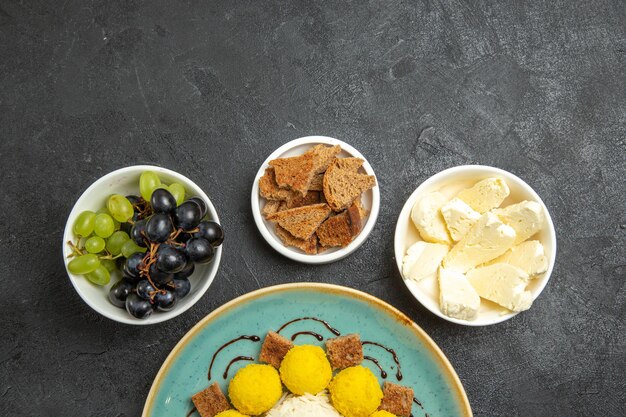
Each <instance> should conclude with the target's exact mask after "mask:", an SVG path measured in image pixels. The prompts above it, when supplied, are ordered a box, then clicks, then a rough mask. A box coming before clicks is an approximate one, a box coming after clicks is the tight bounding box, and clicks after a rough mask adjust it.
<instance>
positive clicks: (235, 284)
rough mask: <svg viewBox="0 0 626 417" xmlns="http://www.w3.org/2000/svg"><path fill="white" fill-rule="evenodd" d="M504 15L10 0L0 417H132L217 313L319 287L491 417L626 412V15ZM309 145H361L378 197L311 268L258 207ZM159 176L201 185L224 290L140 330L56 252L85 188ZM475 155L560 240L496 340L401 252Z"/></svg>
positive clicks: (1, 122)
mask: <svg viewBox="0 0 626 417" xmlns="http://www.w3.org/2000/svg"><path fill="white" fill-rule="evenodd" d="M46 3H47V4H46ZM493 3H494V4H491V5H490V4H486V2H480V5H477V6H469V5H468V4H467V3H466V2H460V1H416V2H408V1H396V0H391V1H383V2H376V1H372V2H369V3H365V2H356V1H342V2H324V1H297V2H296V1H294V2H285V3H283V4H281V3H279V2H275V1H253V0H251V1H223V2H201V1H195V2H184V3H183V2H172V1H154V2H139V1H125V0H117V1H73V0H70V1H66V2H34V1H33V2H28V1H24V2H18V1H6V0H2V1H0V138H1V139H0V141H1V142H0V156H1V160H0V174H1V178H2V197H1V198H0V211H1V212H2V213H3V215H2V217H0V225H1V227H2V229H1V231H2V235H1V236H0V251H1V252H0V253H1V255H2V262H1V263H0V277H1V280H2V300H3V301H2V303H0V312H1V313H2V318H3V335H2V342H1V344H0V413H1V414H3V415H12V416H13V415H15V416H137V415H139V414H140V410H141V409H142V405H143V401H144V399H145V396H146V395H147V393H148V390H149V387H150V384H151V381H152V379H153V378H154V376H155V374H156V372H157V370H158V369H159V367H160V365H161V362H162V361H163V360H164V359H165V357H166V356H167V354H168V352H169V351H170V349H171V348H172V347H173V346H174V345H175V344H176V342H177V340H178V339H179V338H180V337H181V336H182V335H183V334H184V333H185V332H186V331H187V330H188V329H189V328H190V327H191V326H192V325H193V324H194V323H196V322H197V321H198V320H199V319H200V318H202V317H203V316H204V315H205V314H207V313H208V312H210V311H211V310H213V309H214V308H215V307H217V306H219V305H220V304H222V303H224V302H225V301H228V300H230V299H232V298H234V297H236V296H238V295H241V294H244V293H246V292H248V291H251V290H254V289H256V288H258V287H259V286H268V285H273V284H278V283H284V282H291V281H322V282H332V283H337V284H343V285H347V286H351V287H355V288H358V289H361V290H364V291H367V292H369V293H371V294H373V295H376V296H378V297H381V298H382V299H384V300H387V301H389V302H391V303H392V304H394V305H395V306H397V307H399V308H400V309H401V310H403V311H405V312H406V313H407V314H409V315H410V316H411V317H412V318H413V319H414V320H415V321H416V322H417V323H418V324H419V325H420V326H422V327H423V328H424V329H425V330H426V331H427V332H428V333H429V334H430V335H431V336H432V337H433V339H434V340H435V341H436V342H437V343H438V344H439V345H440V346H441V348H442V349H443V351H444V352H445V353H446V354H447V355H448V357H449V358H450V360H451V362H452V363H453V365H454V366H455V367H456V370H457V372H458V374H459V376H460V378H461V380H462V381H463V383H464V384H465V388H466V390H467V393H468V395H469V399H470V402H471V404H472V406H473V409H474V412H475V414H476V415H478V416H557V415H558V416H589V415H603V416H623V415H626V409H625V407H626V406H625V404H626V398H625V394H624V393H625V391H626V386H625V377H624V375H625V373H626V366H625V362H626V347H625V345H626V342H625V336H624V335H625V334H626V329H625V326H624V318H625V315H626V310H625V305H624V299H625V298H626V294H625V286H624V280H625V277H626V255H625V253H626V251H625V250H624V248H625V247H626V184H625V182H626V181H625V179H624V177H625V176H626V142H625V137H626V88H625V85H626V76H625V74H626V29H625V28H626V5H625V3H624V2H623V1H620V0H615V1H600V0H590V1H581V2H576V3H574V2H565V1H564V2H518V1H511V2H493ZM309 134H325V135H328V136H334V137H337V138H340V139H342V140H344V141H347V142H348V143H350V144H352V145H353V146H354V147H356V148H357V149H359V150H360V151H361V152H362V153H363V154H364V155H365V156H366V157H367V158H368V159H369V161H370V163H371V164H372V165H373V167H374V169H375V170H376V171H377V174H378V178H379V181H380V185H381V191H382V206H381V213H380V217H379V220H378V224H377V226H376V228H375V230H374V231H373V233H372V234H371V236H370V238H369V240H368V241H367V242H366V243H365V245H364V246H363V247H362V248H361V249H360V250H359V251H358V252H356V253H355V254H353V255H352V256H351V257H349V258H347V259H345V260H343V261H340V262H337V263H335V264H332V265H327V266H318V267H311V266H305V265H299V264H296V263H293V262H291V261H289V260H287V259H285V258H282V257H281V256H279V255H278V254H277V253H275V252H273V251H272V249H271V248H270V247H269V246H268V245H266V244H265V243H264V241H263V240H262V239H261V237H260V235H259V234H258V232H257V231H256V229H255V226H254V223H253V219H252V215H251V213H250V209H249V191H250V187H251V185H252V184H251V182H252V179H253V177H254V174H255V172H256V170H257V169H258V166H259V164H260V162H261V161H262V160H263V159H264V158H265V157H266V156H267V155H268V154H269V153H270V152H271V151H272V150H274V149H275V148H277V147H278V146H279V145H281V144H283V143H284V142H286V141H288V140H290V139H293V138H296V137H300V136H306V135H309ZM144 162H146V163H154V164H160V165H163V166H166V167H168V168H171V169H174V170H176V171H179V172H181V173H183V174H184V175H187V176H188V177H190V178H192V179H193V180H194V181H196V182H197V183H198V184H199V185H200V186H201V187H203V189H204V190H205V191H206V192H207V193H208V194H209V195H210V196H211V198H212V200H213V202H214V204H215V205H216V206H217V209H218V210H219V212H220V216H221V218H222V221H223V225H224V227H225V229H226V232H227V242H226V245H225V252H224V257H223V263H222V266H221V269H220V271H219V274H218V277H217V279H216V281H215V283H214V285H213V286H212V287H211V289H210V291H209V293H208V294H207V295H206V296H205V297H204V298H203V299H202V300H201V301H200V302H199V303H198V304H197V305H196V306H195V307H194V308H192V309H191V310H190V311H188V312H187V313H186V314H184V315H182V316H181V317H178V318H177V319H175V320H172V321H170V322H168V323H167V324H165V325H161V326H158V327H157V326H155V327H148V328H143V327H130V326H125V325H121V324H117V323H114V322H111V321H109V320H107V319H104V318H102V317H100V316H99V315H97V314H96V313H95V312H93V311H92V310H90V308H89V307H88V306H87V305H86V304H84V303H83V302H82V301H81V299H80V298H79V297H78V295H77V294H76V293H75V291H74V290H73V288H72V287H71V285H70V283H69V281H68V280H67V278H66V276H65V273H64V268H63V264H62V259H61V253H60V245H61V235H62V229H63V227H64V223H65V220H66V216H67V215H68V213H69V211H70V209H71V207H72V204H73V202H74V201H75V199H76V198H77V197H78V196H79V195H80V193H81V192H82V191H83V190H84V189H85V188H86V187H87V186H88V185H89V184H90V183H91V182H93V181H94V180H95V179H97V178H98V177H100V176H101V175H103V174H105V173H107V172H109V171H111V170H114V169H116V168H120V167H123V166H127V165H132V164H137V163H144ZM467 163H482V164H488V165H494V166H498V167H501V168H504V169H507V170H510V171H512V172H514V173H515V174H517V175H519V176H521V177H522V178H524V179H525V180H526V181H527V182H528V183H529V184H530V185H531V186H532V187H534V188H535V190H536V191H537V192H538V193H539V194H540V195H541V196H542V197H543V199H544V201H545V202H546V204H547V205H548V207H549V209H550V210H551V213H552V215H553V218H554V221H555V224H556V227H557V231H558V239H559V252H558V257H557V265H556V269H555V271H554V275H553V277H552V280H551V281H550V283H549V285H548V286H547V288H546V290H545V291H544V293H543V294H542V295H541V297H540V298H539V299H538V300H537V302H536V304H535V305H534V307H533V308H532V309H531V310H530V311H528V312H526V313H523V314H520V315H519V316H517V317H515V318H514V319H513V320H510V321H508V322H506V323H503V324H499V325H496V326H491V327H487V328H464V327H460V326H456V325H452V324H448V323H447V322H444V321H442V320H440V319H438V318H436V317H434V316H433V315H432V314H430V313H429V312H427V311H426V310H425V309H423V308H421V307H420V306H418V305H417V304H416V302H414V301H413V299H412V298H411V296H410V294H409V293H408V292H407V291H406V289H405V288H404V285H403V284H402V283H401V281H400V277H399V274H398V272H397V271H396V267H395V261H394V259H393V238H392V235H393V228H394V225H395V221H396V217H397V215H398V213H399V211H400V208H401V207H402V205H403V203H404V200H405V199H406V198H407V197H408V196H409V194H410V193H411V192H412V190H413V189H414V188H415V187H417V185H418V184H420V183H421V182H422V181H423V180H425V179H426V178H428V177H429V176H430V175H432V174H434V173H436V172H438V171H440V170H442V169H444V168H448V167H451V166H454V165H458V164H467ZM432 417H435V416H432Z"/></svg>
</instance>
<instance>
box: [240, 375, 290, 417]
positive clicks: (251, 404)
mask: <svg viewBox="0 0 626 417" xmlns="http://www.w3.org/2000/svg"><path fill="white" fill-rule="evenodd" d="M282 394H283V388H282V385H281V384H280V377H279V376H278V371H276V369H274V368H273V367H272V366H270V365H259V364H250V365H247V366H245V367H243V368H241V369H240V370H239V371H237V373H236V374H235V376H234V377H233V379H232V380H231V381H230V384H229V385H228V396H229V397H230V402H231V403H232V404H233V405H234V406H235V408H236V409H237V410H238V411H239V412H241V413H243V414H248V415H252V416H256V415H259V414H261V413H264V412H266V411H267V410H269V409H270V408H272V407H273V406H274V404H276V403H277V402H278V400H279V399H280V397H281V396H282Z"/></svg>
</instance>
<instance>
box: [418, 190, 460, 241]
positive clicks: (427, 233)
mask: <svg viewBox="0 0 626 417" xmlns="http://www.w3.org/2000/svg"><path fill="white" fill-rule="evenodd" d="M446 202H447V199H446V197H444V195H443V194H441V193H439V192H434V193H429V194H426V195H425V196H424V197H422V198H421V199H420V200H418V201H417V202H416V203H415V205H414V206H413V210H411V220H413V224H415V227H417V230H418V231H419V232H420V236H421V237H422V239H424V240H425V241H427V242H432V243H445V244H450V243H452V241H451V240H450V235H449V234H448V229H447V228H446V223H445V222H444V221H443V216H442V215H441V212H440V209H441V206H443V205H444V204H445V203H446Z"/></svg>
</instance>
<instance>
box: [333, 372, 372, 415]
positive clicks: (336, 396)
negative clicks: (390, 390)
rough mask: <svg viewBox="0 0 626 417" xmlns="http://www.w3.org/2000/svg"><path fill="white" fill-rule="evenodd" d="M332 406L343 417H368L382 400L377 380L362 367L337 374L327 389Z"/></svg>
mask: <svg viewBox="0 0 626 417" xmlns="http://www.w3.org/2000/svg"><path fill="white" fill-rule="evenodd" d="M328 390H329V391H330V399H331V401H332V403H333V406H334V407H335V408H336V409H337V411H339V412H340V413H341V414H342V415H343V416H344V417H369V416H370V415H371V414H372V413H373V412H375V411H376V409H378V406H379V405H380V402H381V400H382V398H383V391H382V390H381V389H380V385H379V384H378V379H376V376H374V374H373V373H372V371H370V370H369V369H367V368H365V367H363V366H352V367H350V368H346V369H344V370H343V371H341V372H339V373H338V374H337V375H335V377H334V378H333V380H332V381H331V382H330V385H329V387H328Z"/></svg>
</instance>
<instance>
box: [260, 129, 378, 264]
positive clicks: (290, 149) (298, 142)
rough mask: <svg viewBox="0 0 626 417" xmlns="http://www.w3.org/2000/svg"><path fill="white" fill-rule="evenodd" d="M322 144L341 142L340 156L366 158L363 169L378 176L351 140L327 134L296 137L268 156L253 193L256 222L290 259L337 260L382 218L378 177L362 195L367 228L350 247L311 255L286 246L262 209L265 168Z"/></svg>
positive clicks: (270, 240)
mask: <svg viewBox="0 0 626 417" xmlns="http://www.w3.org/2000/svg"><path fill="white" fill-rule="evenodd" d="M320 143H323V144H327V145H340V146H341V149H342V151H341V153H340V154H339V155H338V156H339V157H342V158H345V157H351V156H353V157H357V158H361V159H363V160H364V161H365V162H364V163H363V167H362V168H363V169H364V170H365V173H366V174H368V175H374V176H376V174H374V170H373V169H372V167H371V165H370V164H369V163H368V162H367V159H365V157H364V156H363V155H361V153H360V152H359V151H357V150H356V149H354V148H353V147H352V146H350V145H348V144H347V143H345V142H342V141H340V140H338V139H333V138H329V137H326V136H307V137H303V138H299V139H294V140H292V141H291V142H287V143H286V144H284V145H283V146H281V147H280V148H278V149H276V150H275V151H274V152H273V153H272V154H271V155H270V156H268V157H267V159H266V160H265V162H263V164H261V167H260V168H259V172H257V174H256V177H255V178H254V184H253V185H252V195H251V201H252V214H253V215H254V221H255V222H256V225H257V227H258V228H259V232H261V235H262V236H263V238H264V239H265V240H266V241H267V243H269V244H270V245H271V246H272V247H273V248H274V249H276V251H277V252H279V253H280V254H282V255H284V256H286V257H287V258H290V259H293V260H294V261H298V262H303V263H308V264H325V263H329V262H334V261H337V260H339V259H341V258H344V257H346V256H348V255H350V254H351V253H352V252H354V251H355V250H357V249H358V248H359V246H361V245H362V244H363V242H365V239H367V237H368V235H369V234H370V232H371V231H372V229H373V228H374V225H375V224H376V218H377V217H378V211H379V209H380V191H379V188H378V179H377V180H376V185H375V186H374V187H373V188H372V189H370V190H368V191H366V192H364V193H363V194H362V196H361V197H362V202H363V207H364V208H365V209H366V210H368V211H369V215H368V216H367V217H366V219H365V222H364V224H363V230H361V233H359V234H358V236H356V237H355V238H354V240H353V241H352V242H351V243H350V244H349V245H348V246H346V247H345V248H330V249H328V250H326V251H324V252H322V253H319V254H315V255H309V254H306V253H304V251H302V250H300V249H298V248H294V247H291V246H285V245H284V244H283V242H282V241H281V240H280V238H279V237H278V236H277V235H276V232H275V225H274V223H272V222H269V221H267V220H265V217H264V216H263V214H262V212H261V211H262V210H263V207H264V205H265V201H266V200H265V199H264V198H262V197H261V196H260V195H259V179H260V178H261V177H262V176H263V175H264V174H265V169H266V168H267V167H269V161H271V160H273V159H276V158H283V157H289V156H297V155H302V154H303V153H304V152H306V151H307V150H309V149H310V148H312V147H313V146H315V145H317V144H320Z"/></svg>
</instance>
